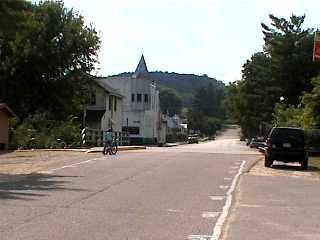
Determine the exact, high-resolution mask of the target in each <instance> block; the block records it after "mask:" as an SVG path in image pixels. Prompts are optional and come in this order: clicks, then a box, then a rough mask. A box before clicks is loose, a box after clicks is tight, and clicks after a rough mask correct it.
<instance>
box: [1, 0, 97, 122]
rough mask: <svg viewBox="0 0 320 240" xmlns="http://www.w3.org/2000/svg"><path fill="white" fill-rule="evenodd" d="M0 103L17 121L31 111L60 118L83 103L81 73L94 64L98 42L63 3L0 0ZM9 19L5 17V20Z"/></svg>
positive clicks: (92, 33)
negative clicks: (16, 117)
mask: <svg viewBox="0 0 320 240" xmlns="http://www.w3.org/2000/svg"><path fill="white" fill-rule="evenodd" d="M0 16H4V18H5V19H6V20H7V21H8V22H10V27H8V26H6V24H1V26H0V38H1V56H0V58H1V64H0V81H1V88H0V98H1V99H2V100H3V101H6V102H7V103H8V104H9V105H10V106H11V108H13V109H14V111H15V112H17V113H18V115H19V116H20V117H22V118H25V117H27V116H28V115H29V114H32V113H35V112H46V113H48V117H54V118H58V119H64V118H66V116H68V115H70V114H73V113H76V112H78V111H79V107H80V104H81V103H82V102H84V96H85V94H84V93H85V89H86V87H85V82H84V81H83V77H82V76H83V74H84V73H89V72H90V71H91V70H93V68H94V63H95V62H96V61H97V50H98V49H99V46H100V40H99V37H98V34H97V32H96V30H95V29H94V28H93V27H92V26H86V25H85V24H84V20H83V17H82V16H81V15H80V14H79V13H77V12H75V11H74V10H72V9H66V8H65V7H64V4H63V2H62V1H43V2H40V3H39V4H31V3H29V2H27V1H22V0H16V1H9V0H5V1H1V3H0ZM7 17H8V18H7Z"/></svg>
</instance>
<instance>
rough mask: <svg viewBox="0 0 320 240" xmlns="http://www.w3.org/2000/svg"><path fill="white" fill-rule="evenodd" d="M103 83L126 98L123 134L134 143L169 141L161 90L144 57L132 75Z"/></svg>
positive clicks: (112, 78)
mask: <svg viewBox="0 0 320 240" xmlns="http://www.w3.org/2000/svg"><path fill="white" fill-rule="evenodd" d="M101 80H102V81H103V82H105V83H107V84H108V85H110V86H111V87H112V88H114V89H116V90H117V91H119V92H120V94H121V95H123V96H124V98H123V101H122V121H121V124H122V131H128V132H129V133H130V140H131V143H132V144H148V143H164V142H165V133H166V124H165V122H164V121H162V115H161V112H160V104H159V91H158V90H157V87H156V84H155V82H154V81H153V80H152V79H150V76H149V72H148V68H147V65H146V62H145V60H144V56H143V55H142V57H141V59H140V62H139V64H138V66H137V68H136V71H135V72H134V74H133V75H132V76H129V77H107V78H101Z"/></svg>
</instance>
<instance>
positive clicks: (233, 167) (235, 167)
mask: <svg viewBox="0 0 320 240" xmlns="http://www.w3.org/2000/svg"><path fill="white" fill-rule="evenodd" d="M230 168H231V169H238V168H239V166H231V167H230Z"/></svg>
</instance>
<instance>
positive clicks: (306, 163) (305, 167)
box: [301, 157, 308, 170]
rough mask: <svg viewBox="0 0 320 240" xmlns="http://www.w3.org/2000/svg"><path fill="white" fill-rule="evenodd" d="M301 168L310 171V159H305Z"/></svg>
mask: <svg viewBox="0 0 320 240" xmlns="http://www.w3.org/2000/svg"><path fill="white" fill-rule="evenodd" d="M301 168H302V169H303V170H307V169H308V157H305V159H304V160H303V161H302V162H301Z"/></svg>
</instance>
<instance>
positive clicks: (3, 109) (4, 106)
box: [0, 103, 17, 117]
mask: <svg viewBox="0 0 320 240" xmlns="http://www.w3.org/2000/svg"><path fill="white" fill-rule="evenodd" d="M0 112H5V113H7V114H8V115H9V117H17V115H16V114H15V113H14V112H13V111H12V110H11V109H10V108H9V106H8V105H7V104H5V103H0Z"/></svg>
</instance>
